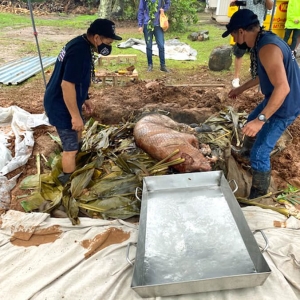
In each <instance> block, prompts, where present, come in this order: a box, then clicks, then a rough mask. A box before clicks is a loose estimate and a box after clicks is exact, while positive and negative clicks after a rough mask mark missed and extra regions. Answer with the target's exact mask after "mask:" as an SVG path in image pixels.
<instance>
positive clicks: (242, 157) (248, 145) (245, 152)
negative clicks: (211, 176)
mask: <svg viewBox="0 0 300 300" xmlns="http://www.w3.org/2000/svg"><path fill="white" fill-rule="evenodd" d="M255 140H256V137H250V136H245V138H244V141H243V147H242V148H241V149H239V150H236V149H235V148H231V153H232V155H233V156H234V158H236V160H237V161H239V162H244V163H249V162H250V152H251V149H252V147H253V144H254V143H255Z"/></svg>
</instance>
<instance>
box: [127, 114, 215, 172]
mask: <svg viewBox="0 0 300 300" xmlns="http://www.w3.org/2000/svg"><path fill="white" fill-rule="evenodd" d="M192 130H193V129H192V128H190V127H189V126H188V125H185V124H182V123H177V122H175V121H173V120H172V119H171V118H169V117H167V116H165V115H160V114H149V115H146V116H144V117H143V118H141V119H140V120H139V121H138V122H137V123H136V125H135V127H134V131H133V135H134V139H135V143H136V145H137V146H138V147H139V148H141V149H143V150H144V151H145V152H146V153H148V154H149V155H150V156H152V157H153V158H155V159H157V160H162V159H164V158H166V157H167V156H168V155H170V154H171V153H172V152H174V151H175V150H177V149H178V150H179V153H177V154H175V155H174V156H172V157H171V158H170V159H169V161H172V160H174V159H176V158H184V159H185V161H184V162H183V163H180V164H177V165H174V166H173V168H174V169H176V170H178V171H179V172H181V173H188V172H195V171H210V170H211V165H210V161H209V159H208V158H206V157H205V156H204V155H203V154H202V153H201V151H200V150H199V143H198V140H197V138H196V137H195V136H194V135H193V134H191V133H187V131H189V132H192ZM180 131H181V132H180ZM182 131H185V132H182Z"/></svg>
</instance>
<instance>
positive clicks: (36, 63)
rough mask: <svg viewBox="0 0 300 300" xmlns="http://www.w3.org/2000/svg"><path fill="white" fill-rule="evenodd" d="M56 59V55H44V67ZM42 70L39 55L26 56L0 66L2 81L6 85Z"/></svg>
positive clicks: (0, 79)
mask: <svg viewBox="0 0 300 300" xmlns="http://www.w3.org/2000/svg"><path fill="white" fill-rule="evenodd" d="M55 61H56V57H42V62H43V67H44V68H46V67H49V66H51V65H53V64H54V63H55ZM39 72H41V64H40V60H39V57H38V56H35V57H25V58H21V59H19V60H16V61H13V62H9V63H7V64H5V65H2V66H0V83H3V84H5V85H9V84H13V85H17V84H18V83H20V82H22V81H24V80H26V79H27V78H29V77H31V76H33V75H35V74H37V73H39Z"/></svg>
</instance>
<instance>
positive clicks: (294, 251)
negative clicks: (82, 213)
mask: <svg viewBox="0 0 300 300" xmlns="http://www.w3.org/2000/svg"><path fill="white" fill-rule="evenodd" d="M243 211H244V214H245V217H246V219H247V222H248V224H249V226H250V228H251V230H258V229H263V230H264V233H265V235H266V236H267V238H268V240H269V244H270V245H269V248H268V250H267V251H266V252H265V253H264V257H265V259H266V261H267V262H268V264H269V267H270V268H271V270H272V273H271V274H270V275H269V277H268V278H267V280H266V281H265V283H264V284H263V285H262V286H258V287H254V288H246V289H237V290H228V291H218V292H210V293H198V294H190V295H181V296H173V297H164V298H161V297H156V298H147V299H148V300H160V299H161V300H199V299H205V300H241V299H242V300H253V299H259V300H282V299H288V300H297V299H300V267H299V260H300V230H299V228H300V221H299V220H297V219H295V218H293V217H291V218H289V219H286V218H285V217H284V216H282V215H280V214H278V213H276V212H273V211H269V210H263V209H261V208H258V207H247V208H243ZM80 221H81V222H80V225H78V226H72V225H71V223H70V221H69V219H54V218H50V217H49V216H48V215H47V214H42V213H31V214H26V213H22V212H17V211H8V212H7V213H6V214H5V215H2V217H1V219H0V224H1V231H0V257H1V272H0V299H1V300H12V299H13V300H26V299H36V300H45V299H47V300H58V299H72V300H87V299H89V300H90V299H91V300H93V299H95V300H96V299H99V300H138V299H140V300H141V299H142V298H141V297H140V296H139V295H138V294H137V293H136V292H135V291H133V290H132V289H131V287H130V285H131V280H132V275H133V268H132V266H131V265H129V264H128V262H127V260H126V248H127V244H128V243H129V242H136V241H137V235H138V225H134V224H131V223H128V222H124V221H119V220H115V221H104V220H97V219H89V218H81V219H80ZM274 225H276V226H282V227H275V226H274ZM220 234H221V233H220ZM255 238H256V239H257V242H258V244H259V245H260V246H261V247H264V246H265V241H264V240H263V238H262V236H261V235H260V234H255ZM134 256H135V247H131V250H130V255H129V257H130V259H133V258H134Z"/></svg>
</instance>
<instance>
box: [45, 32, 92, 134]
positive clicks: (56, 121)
mask: <svg viewBox="0 0 300 300" xmlns="http://www.w3.org/2000/svg"><path fill="white" fill-rule="evenodd" d="M91 67H92V54H91V49H90V44H89V42H88V41H87V40H86V39H84V37H83V36H78V37H76V38H74V39H72V40H71V41H69V42H68V43H67V44H66V45H65V46H64V47H63V49H62V50H61V51H60V53H59V55H58V57H57V60H56V63H55V67H54V71H53V74H52V76H51V78H50V80H49V82H48V84H47V87H46V92H45V96H44V107H45V111H46V114H47V116H48V118H49V122H50V124H51V125H54V126H56V127H57V128H59V129H71V128H72V123H71V115H70V113H69V111H68V109H67V106H66V104H65V102H64V99H63V94H62V88H61V83H62V80H65V81H68V82H72V83H74V84H75V88H76V100H77V105H78V109H79V111H80V113H81V111H82V105H83V103H84V101H85V100H86V99H87V98H88V89H89V86H90V81H91Z"/></svg>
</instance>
